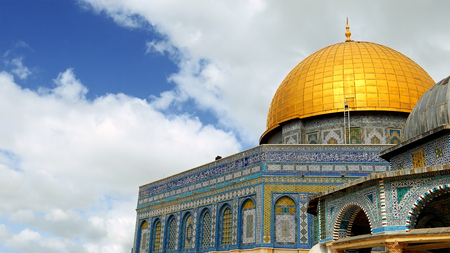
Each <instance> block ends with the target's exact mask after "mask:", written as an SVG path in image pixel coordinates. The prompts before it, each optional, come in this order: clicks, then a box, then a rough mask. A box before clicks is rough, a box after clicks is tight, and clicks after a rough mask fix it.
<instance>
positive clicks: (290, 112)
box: [261, 36, 434, 139]
mask: <svg viewBox="0 0 450 253" xmlns="http://www.w3.org/2000/svg"><path fill="white" fill-rule="evenodd" d="M348 37H349V36H348ZM433 84H434V81H433V79H432V78H431V77H430V76H429V75H428V73H427V72H425V70H423V69H422V68H421V67H420V66H419V65H418V64H417V63H415V62H414V61H412V60H411V59H409V58H408V57H406V56H405V55H403V54H401V53H399V52H397V51H395V50H393V49H391V48H389V47H386V46H383V45H379V44H375V43H371V42H359V41H347V42H343V43H338V44H334V45H331V46H328V47H326V48H324V49H321V50H319V51H317V52H315V53H314V54H312V55H310V56H309V57H307V58H306V59H305V60H303V61H302V62H300V63H299V64H298V65H297V66H296V67H295V68H294V69H293V70H292V71H291V72H290V73H289V74H288V75H287V76H286V78H285V79H284V81H283V82H282V83H281V85H280V87H278V90H277V92H276V93H275V96H274V97H273V99H272V103H271V104H270V109H269V114H268V116H267V130H266V132H265V133H264V134H263V135H262V137H261V139H262V138H263V137H264V136H265V135H266V134H267V133H269V132H270V131H271V130H273V129H275V128H276V127H278V126H279V125H280V124H281V123H283V122H286V121H288V120H291V119H295V118H299V119H302V118H307V117H311V116H316V115H323V114H328V113H336V112H343V110H344V100H346V101H347V104H349V106H350V111H395V112H406V113H409V112H411V110H412V108H413V107H414V105H415V104H416V102H417V101H418V100H419V98H420V97H421V96H422V94H423V93H424V92H425V91H427V90H428V89H429V88H430V87H431V86H433Z"/></svg>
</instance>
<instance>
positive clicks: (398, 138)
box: [388, 128, 402, 144]
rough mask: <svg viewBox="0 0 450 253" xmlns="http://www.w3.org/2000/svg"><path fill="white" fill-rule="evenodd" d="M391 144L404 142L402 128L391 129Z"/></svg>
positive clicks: (389, 131) (389, 130)
mask: <svg viewBox="0 0 450 253" xmlns="http://www.w3.org/2000/svg"><path fill="white" fill-rule="evenodd" d="M388 133H389V143H390V144H400V142H402V130H401V129H400V128H389V129H388Z"/></svg>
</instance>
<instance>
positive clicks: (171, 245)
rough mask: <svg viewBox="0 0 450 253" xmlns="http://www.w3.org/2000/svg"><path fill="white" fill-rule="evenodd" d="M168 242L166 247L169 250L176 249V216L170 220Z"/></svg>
mask: <svg viewBox="0 0 450 253" xmlns="http://www.w3.org/2000/svg"><path fill="white" fill-rule="evenodd" d="M167 229H168V231H167V243H166V249H167V250H168V251H173V250H176V247H175V246H176V241H177V238H176V233H177V222H176V220H175V218H174V217H172V218H171V219H170V220H169V223H168V226H167Z"/></svg>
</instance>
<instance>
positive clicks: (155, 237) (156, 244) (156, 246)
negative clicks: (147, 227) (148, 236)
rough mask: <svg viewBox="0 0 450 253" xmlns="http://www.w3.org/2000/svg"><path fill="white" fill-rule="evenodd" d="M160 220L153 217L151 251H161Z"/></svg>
mask: <svg viewBox="0 0 450 253" xmlns="http://www.w3.org/2000/svg"><path fill="white" fill-rule="evenodd" d="M161 250H162V247H161V221H160V220H159V219H155V221H154V222H153V229H152V251H153V252H161Z"/></svg>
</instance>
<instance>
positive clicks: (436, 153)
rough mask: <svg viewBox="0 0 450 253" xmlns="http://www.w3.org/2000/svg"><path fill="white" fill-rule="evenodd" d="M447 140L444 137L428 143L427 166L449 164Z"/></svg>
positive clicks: (446, 137)
mask: <svg viewBox="0 0 450 253" xmlns="http://www.w3.org/2000/svg"><path fill="white" fill-rule="evenodd" d="M448 138H449V137H448V135H444V136H441V137H439V138H437V139H434V140H432V141H430V142H429V143H428V150H429V152H430V154H429V156H428V158H429V165H436V164H445V163H450V152H449V140H448Z"/></svg>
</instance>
